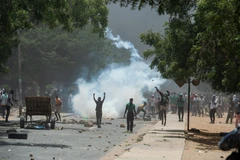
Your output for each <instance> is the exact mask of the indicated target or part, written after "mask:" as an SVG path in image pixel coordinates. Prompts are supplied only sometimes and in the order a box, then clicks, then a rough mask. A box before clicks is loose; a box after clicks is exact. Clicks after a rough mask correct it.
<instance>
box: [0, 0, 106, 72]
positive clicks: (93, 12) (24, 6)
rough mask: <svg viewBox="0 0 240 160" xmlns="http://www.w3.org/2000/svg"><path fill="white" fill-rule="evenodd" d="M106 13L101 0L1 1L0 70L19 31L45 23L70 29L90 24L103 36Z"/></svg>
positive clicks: (3, 66) (0, 70)
mask: <svg viewBox="0 0 240 160" xmlns="http://www.w3.org/2000/svg"><path fill="white" fill-rule="evenodd" d="M107 15H108V9H107V6H106V3H105V1H104V0H98V1H95V0H11V1H9V0H1V1H0V56H1V60H0V72H4V71H7V70H6V69H7V67H6V66H5V63H6V62H7V60H8V58H9V57H10V56H11V49H12V48H14V47H16V46H17V45H18V43H19V35H18V32H19V31H20V30H29V29H31V28H34V27H36V26H39V25H46V26H48V27H49V28H51V29H52V28H55V27H57V26H62V29H64V30H67V31H72V30H73V29H74V28H75V27H77V28H83V27H84V26H86V25H87V24H89V23H91V27H92V31H93V32H95V33H99V36H100V37H103V36H104V31H105V28H106V27H107V22H108V21H107Z"/></svg>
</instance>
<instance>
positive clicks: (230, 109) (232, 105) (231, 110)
mask: <svg viewBox="0 0 240 160" xmlns="http://www.w3.org/2000/svg"><path fill="white" fill-rule="evenodd" d="M234 108H235V103H234V102H233V99H232V98H231V99H230V102H229V107H228V113H227V119H226V123H228V121H229V120H230V124H232V120H233V116H234Z"/></svg>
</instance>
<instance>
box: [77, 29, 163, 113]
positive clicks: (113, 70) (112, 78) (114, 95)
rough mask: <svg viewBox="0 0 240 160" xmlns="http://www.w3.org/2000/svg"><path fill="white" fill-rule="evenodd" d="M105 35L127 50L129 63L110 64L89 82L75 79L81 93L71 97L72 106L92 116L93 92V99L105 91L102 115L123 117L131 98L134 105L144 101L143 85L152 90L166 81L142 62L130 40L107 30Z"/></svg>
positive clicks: (79, 111) (93, 107)
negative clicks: (124, 64)
mask: <svg viewBox="0 0 240 160" xmlns="http://www.w3.org/2000/svg"><path fill="white" fill-rule="evenodd" d="M106 37H107V38H109V39H110V40H112V41H113V44H114V45H115V46H116V47H118V48H125V49H127V50H129V51H130V53H131V63H130V65H129V66H119V65H116V64H111V65H109V66H108V68H106V69H105V70H104V71H102V72H101V74H100V75H99V77H98V78H97V79H95V80H94V81H92V82H86V81H85V80H84V79H81V78H80V79H79V80H78V81H77V84H78V87H79V90H80V93H78V94H77V95H75V96H74V97H73V108H74V111H75V112H76V113H78V114H80V115H81V116H82V117H95V107H96V104H95V102H94V100H93V93H95V96H96V99H97V98H98V97H101V98H103V93H104V92H105V93H106V98H105V101H104V103H103V107H102V110H103V117H120V116H123V114H124V110H125V106H126V104H127V103H128V102H129V99H130V98H133V102H134V104H135V105H136V106H138V105H140V104H142V103H143V101H146V99H144V97H143V90H144V89H145V88H148V89H149V90H150V91H152V92H154V91H155V88H154V87H155V86H159V85H160V84H163V83H164V82H165V80H164V79H161V77H160V73H159V72H157V71H156V70H155V69H154V70H151V69H150V68H149V65H148V64H146V63H145V62H144V61H143V59H142V57H141V56H140V55H139V54H138V51H137V49H136V48H135V47H134V46H133V44H132V43H131V42H128V41H123V40H121V38H120V36H114V35H113V34H112V32H111V30H110V29H107V30H106Z"/></svg>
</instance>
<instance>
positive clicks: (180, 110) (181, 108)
mask: <svg viewBox="0 0 240 160" xmlns="http://www.w3.org/2000/svg"><path fill="white" fill-rule="evenodd" d="M184 103H185V99H184V97H183V95H182V93H180V94H179V97H178V99H177V107H178V121H179V122H183V116H184Z"/></svg>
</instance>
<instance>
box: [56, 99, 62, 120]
mask: <svg viewBox="0 0 240 160" xmlns="http://www.w3.org/2000/svg"><path fill="white" fill-rule="evenodd" d="M61 108H62V101H61V99H60V98H59V97H58V95H56V98H55V116H56V118H57V120H56V121H58V120H60V121H61V115H60V112H61Z"/></svg>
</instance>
